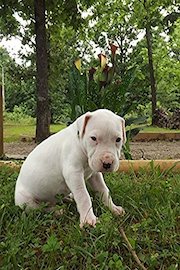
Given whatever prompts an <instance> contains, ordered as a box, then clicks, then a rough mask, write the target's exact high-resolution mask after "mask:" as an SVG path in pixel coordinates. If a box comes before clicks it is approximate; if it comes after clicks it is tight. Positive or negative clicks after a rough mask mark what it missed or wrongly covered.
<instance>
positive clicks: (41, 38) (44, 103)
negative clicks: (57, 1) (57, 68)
mask: <svg viewBox="0 0 180 270" xmlns="http://www.w3.org/2000/svg"><path fill="white" fill-rule="evenodd" d="M34 12H35V34H36V69H37V72H36V74H37V75H36V84H37V111H36V117H37V118H36V141H37V142H41V141H43V140H44V139H46V138H47V137H48V136H49V135H50V130H49V128H50V112H49V98H48V55H47V45H46V22H45V0H34Z"/></svg>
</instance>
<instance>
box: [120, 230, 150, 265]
mask: <svg viewBox="0 0 180 270" xmlns="http://www.w3.org/2000/svg"><path fill="white" fill-rule="evenodd" d="M119 231H120V233H121V235H122V237H123V239H124V241H125V242H126V244H127V247H128V250H129V251H130V252H131V254H132V256H133V258H134V260H135V261H136V262H137V264H138V265H139V267H140V268H141V269H142V270H147V268H146V267H145V266H144V265H143V264H142V262H141V261H140V259H139V258H138V256H137V254H136V252H135V250H134V249H133V247H132V246H131V244H130V242H129V240H128V238H127V236H126V234H125V232H124V229H123V228H122V227H120V228H119Z"/></svg>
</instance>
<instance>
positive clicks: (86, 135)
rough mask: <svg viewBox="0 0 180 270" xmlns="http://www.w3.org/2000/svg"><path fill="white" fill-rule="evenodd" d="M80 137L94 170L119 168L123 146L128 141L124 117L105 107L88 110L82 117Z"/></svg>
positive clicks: (103, 170)
mask: <svg viewBox="0 0 180 270" xmlns="http://www.w3.org/2000/svg"><path fill="white" fill-rule="evenodd" d="M79 137H80V140H81V141H82V144H83V147H84V148H85V150H86V153H87V157H88V163H89V166H90V168H91V169H92V170H93V171H95V172H111V171H116V170H117V169H118V167H119V158H120V152H121V148H122V145H123V144H124V143H125V141H126V132H125V121H124V119H123V118H121V117H119V116H117V115H115V114H114V113H112V112H111V111H109V110H105V109H101V110H97V111H94V112H88V113H86V114H85V115H83V117H82V118H81V128H80V134H79Z"/></svg>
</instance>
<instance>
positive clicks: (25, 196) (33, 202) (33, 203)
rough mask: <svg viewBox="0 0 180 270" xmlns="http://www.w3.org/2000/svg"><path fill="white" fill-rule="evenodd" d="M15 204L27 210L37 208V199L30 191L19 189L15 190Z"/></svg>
mask: <svg viewBox="0 0 180 270" xmlns="http://www.w3.org/2000/svg"><path fill="white" fill-rule="evenodd" d="M15 205H18V206H19V207H21V208H23V209H25V211H27V212H28V210H29V209H37V208H39V201H38V200H37V199H35V198H34V197H33V196H32V195H31V194H30V193H28V192H27V191H25V190H23V189H21V190H18V191H16V192H15Z"/></svg>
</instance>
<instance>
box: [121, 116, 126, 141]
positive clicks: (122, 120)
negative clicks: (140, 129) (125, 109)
mask: <svg viewBox="0 0 180 270" xmlns="http://www.w3.org/2000/svg"><path fill="white" fill-rule="evenodd" d="M121 125H122V139H123V144H125V143H126V128H125V120H124V118H121Z"/></svg>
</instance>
